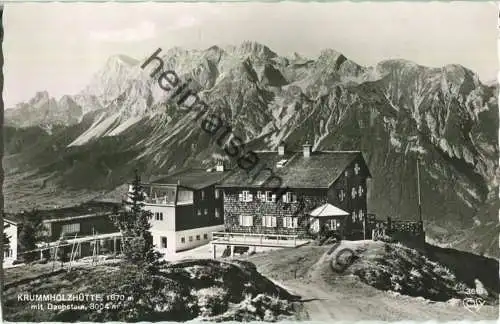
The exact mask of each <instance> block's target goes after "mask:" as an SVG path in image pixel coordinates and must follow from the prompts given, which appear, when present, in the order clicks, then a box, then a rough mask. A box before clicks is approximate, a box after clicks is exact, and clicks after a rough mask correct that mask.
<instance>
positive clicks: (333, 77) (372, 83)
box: [6, 42, 498, 252]
mask: <svg viewBox="0 0 500 324" xmlns="http://www.w3.org/2000/svg"><path fill="white" fill-rule="evenodd" d="M152 52H153V51H152ZM160 56H161V57H162V59H163V61H164V67H165V69H171V70H174V71H175V72H176V73H177V74H178V76H179V77H180V78H181V79H182V80H186V79H187V78H191V79H193V83H195V84H197V85H198V86H199V88H200V91H199V92H198V95H199V97H200V98H201V99H202V100H204V101H205V102H206V103H207V106H208V112H209V113H214V114H217V115H218V116H220V117H221V118H222V119H223V120H224V121H225V123H226V124H228V125H231V127H232V130H233V133H234V134H235V135H236V136H238V137H240V138H241V139H242V140H243V141H244V142H247V143H248V146H247V148H248V149H276V147H277V145H278V143H280V141H286V142H287V144H288V145H289V146H290V147H292V148H294V147H296V148H299V147H300V145H301V144H303V142H305V141H306V140H308V141H309V142H310V143H312V144H313V148H314V149H329V150H353V149H355V150H361V151H363V154H364V156H365V159H366V160H367V161H368V163H369V167H370V171H371V173H372V175H373V179H372V183H373V185H372V187H371V190H370V201H369V210H370V212H374V213H376V214H378V216H379V217H387V216H392V217H394V218H402V219H416V217H417V203H416V194H417V193H416V190H417V189H416V179H415V169H416V163H417V158H418V159H420V160H421V162H420V163H421V171H422V193H423V215H424V219H425V223H426V231H427V233H428V234H429V235H430V236H431V237H432V238H434V239H436V240H437V241H443V242H450V241H453V242H454V244H457V245H459V246H461V247H462V248H463V249H472V250H474V251H476V252H485V251H483V250H484V249H486V250H488V249H491V246H494V244H493V245H491V242H492V241H491V240H490V239H489V238H491V233H490V234H489V235H486V237H489V238H488V239H484V240H483V239H481V240H479V242H476V241H478V240H475V242H474V246H472V242H471V243H470V244H469V243H467V242H464V241H463V240H464V238H465V237H467V238H470V237H475V236H476V235H477V233H478V232H475V231H479V232H481V233H483V232H486V230H485V226H486V227H487V225H486V224H489V223H491V222H496V214H495V212H494V210H495V208H494V207H492V206H493V205H494V204H495V199H494V198H491V197H494V196H495V192H496V187H497V186H498V181H497V176H496V172H495V171H496V169H497V167H498V159H497V157H498V141H497V129H498V116H497V112H496V109H497V108H496V107H497V104H498V103H497V92H498V91H497V88H498V85H497V84H496V83H495V84H488V85H486V84H483V83H481V81H480V80H479V79H478V77H477V75H476V74H474V73H473V72H472V71H470V70H468V69H466V68H464V67H462V66H459V65H448V66H445V67H442V68H428V67H424V66H420V65H418V64H415V63H413V62H409V61H405V60H387V61H383V62H381V63H379V64H377V65H376V66H373V67H363V66H360V65H358V64H356V63H355V62H353V61H351V60H350V59H349V58H347V57H346V56H344V55H343V54H341V53H339V52H337V51H335V50H331V49H328V50H324V51H323V52H321V53H320V55H319V56H318V57H317V58H306V57H303V56H301V55H300V54H295V55H293V57H282V56H279V55H278V54H277V53H275V52H273V51H272V50H271V49H270V48H268V47H267V46H265V45H262V44H258V43H255V42H245V43H243V44H241V45H239V46H232V47H231V46H229V47H219V46H212V47H210V48H208V49H206V50H196V51H188V50H184V49H182V48H171V49H168V50H164V51H163V52H161V53H160ZM141 64H142V62H141V61H137V60H134V59H131V58H128V57H125V56H114V57H111V58H110V59H109V60H108V61H107V62H106V63H105V65H104V67H103V68H102V69H101V70H100V71H98V72H97V73H96V75H95V77H94V78H93V79H92V80H91V82H90V83H89V85H88V86H87V87H86V88H85V89H83V90H82V92H81V93H79V94H78V95H76V96H73V97H71V96H65V97H64V98H62V99H61V100H59V101H56V100H55V99H51V98H50V97H49V95H48V94H47V93H46V92H41V93H38V94H36V96H35V97H34V98H33V99H32V100H30V101H29V102H27V103H23V104H20V105H18V108H16V109H12V110H7V111H6V122H7V124H8V125H12V126H16V127H28V126H33V127H41V126H42V129H45V130H46V129H47V128H48V126H50V125H51V124H62V125H63V126H65V127H63V128H62V129H59V128H58V131H57V134H52V135H50V136H47V138H45V137H43V138H44V139H43V143H45V144H44V145H42V144H40V143H39V144H38V145H37V147H35V148H30V147H29V145H26V148H25V149H24V153H23V152H21V155H19V156H17V157H16V159H19V160H16V161H17V162H16V163H17V164H16V165H22V166H23V168H25V169H26V170H33V169H36V170H38V172H40V175H47V174H51V177H52V178H53V180H54V181H55V182H56V183H60V184H64V185H65V186H69V187H82V188H85V189H95V188H99V189H106V190H108V189H112V188H113V187H116V186H118V185H120V184H122V183H124V182H125V181H126V175H128V174H129V173H128V172H129V171H130V170H132V169H133V167H134V166H140V167H141V169H142V170H143V171H144V173H146V175H151V174H154V173H157V172H160V173H161V172H163V173H164V172H167V171H168V170H172V169H174V168H176V167H180V166H182V165H185V164H187V163H192V162H194V161H204V162H207V163H208V161H210V160H211V158H212V156H213V154H224V152H223V151H222V150H221V148H220V147H219V146H218V145H217V144H215V142H214V140H213V139H212V138H211V137H210V136H209V135H208V134H207V133H205V132H204V131H203V130H202V129H201V128H200V125H199V123H197V122H194V121H193V118H192V117H193V116H191V115H189V114H188V115H186V113H185V112H184V111H183V110H181V109H179V106H178V105H177V104H175V103H173V102H169V101H168V98H169V94H168V93H166V92H165V91H164V90H162V89H160V88H159V86H158V84H157V80H155V79H152V78H151V77H150V75H149V74H150V73H151V69H152V68H154V67H156V63H155V64H154V65H152V66H151V67H148V68H146V70H142V69H141V67H140V65H141ZM21 133H22V132H20V131H18V132H12V136H14V137H15V136H21ZM22 136H26V135H25V134H24V133H23V134H22ZM23 138H24V137H23ZM14 140H15V138H14V139H11V142H12V141H14ZM14 142H15V141H14ZM54 145H55V146H56V147H57V149H58V151H57V154H55V152H53V151H51V150H52V147H54ZM16 148H17V149H19V147H18V146H16ZM28 151H29V154H28ZM61 152H63V153H61ZM69 152H72V153H71V154H72V155H71V156H72V157H71V161H70V159H64V155H65V154H70V153H69ZM75 152H87V153H86V154H75ZM51 153H53V154H51ZM61 154H62V157H61ZM73 159H75V161H73ZM56 161H58V162H56ZM96 161H98V162H96ZM21 162H22V163H21ZM41 166H43V167H41ZM110 170H111V172H110ZM82 172H83V173H85V174H88V175H89V176H87V177H86V178H85V179H81V177H80V176H78V174H81V173H82ZM63 174H64V176H63ZM92 175H94V176H92ZM103 178H105V179H106V181H104V180H103ZM451 224H452V225H451ZM452 232H453V233H459V234H457V235H455V236H454V237H453V238H451V237H450V236H449V234H451V233H452ZM446 233H448V234H446ZM474 233H476V234H474ZM485 246H489V247H485Z"/></svg>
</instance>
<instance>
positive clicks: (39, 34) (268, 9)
mask: <svg viewBox="0 0 500 324" xmlns="http://www.w3.org/2000/svg"><path fill="white" fill-rule="evenodd" d="M497 14H498V6H497V5H496V4H495V3H493V2H491V3H487V2H486V3H468V2H455V3H404V2H398V3H378V4H375V3H349V2H340V3H331V4H325V3H294V2H281V3H268V4H266V3H233V4H231V3H211V4H206V3H193V4H186V3H178V4H177V3H156V4H155V3H130V4H119V3H118V4H117V3H94V4H82V3H72V4H61V3H42V4H34V3H24V4H11V3H8V4H6V5H5V11H4V22H3V24H4V28H5V36H4V44H3V49H4V56H5V66H4V75H5V85H4V100H5V103H6V107H10V106H13V105H14V104H16V103H18V102H20V101H25V100H28V99H30V98H31V97H32V96H33V95H34V94H35V92H37V91H43V90H47V91H48V92H49V94H50V95H51V96H55V97H56V98H59V97H60V96H61V95H63V94H74V93H77V92H78V91H80V90H81V89H82V88H83V87H84V86H85V85H86V84H87V83H88V82H89V80H90V78H91V76H92V74H93V73H95V72H96V71H97V70H98V69H99V68H101V67H102V66H103V64H104V63H105V61H106V59H107V58H108V57H109V56H111V55H113V54H125V55H128V56H131V57H135V58H137V59H143V58H144V57H146V56H147V55H149V54H151V53H152V52H154V51H155V50H156V49H157V48H158V47H161V48H163V49H164V50H166V49H167V48H169V47H173V46H181V47H186V48H208V47H210V46H212V45H214V44H220V45H227V44H240V43H241V42H242V41H245V40H255V41H258V42H261V43H263V44H266V45H268V46H269V47H270V48H271V49H272V50H274V51H276V52H277V53H278V54H281V55H287V54H291V53H293V52H298V53H301V54H304V55H307V56H311V57H314V56H316V55H317V54H318V53H319V52H320V50H321V49H324V48H333V49H335V50H337V51H339V52H342V53H344V55H346V56H347V57H348V58H350V59H352V60H354V61H355V62H357V63H359V64H362V65H374V64H376V63H377V62H379V61H381V60H385V59H390V58H405V59H408V60H412V61H415V62H416V63H419V64H422V65H427V66H433V67H440V66H443V65H446V64H451V63H456V64H462V65H464V66H466V67H468V68H470V69H472V70H474V71H475V72H477V73H478V74H479V76H480V78H481V79H482V80H483V81H490V80H492V79H495V78H496V75H497V71H498V55H497V39H498V33H497V29H496V25H497V21H498V20H497Z"/></svg>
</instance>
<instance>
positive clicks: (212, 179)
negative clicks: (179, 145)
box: [150, 168, 228, 190]
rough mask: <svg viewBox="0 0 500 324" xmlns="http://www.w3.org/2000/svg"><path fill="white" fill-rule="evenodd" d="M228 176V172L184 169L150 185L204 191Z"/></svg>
mask: <svg viewBox="0 0 500 324" xmlns="http://www.w3.org/2000/svg"><path fill="white" fill-rule="evenodd" d="M227 175H228V172H227V171H222V172H218V171H211V172H208V171H207V170H205V169H193V168H190V169H183V170H181V171H179V172H176V173H173V174H171V175H168V176H166V177H163V178H160V179H157V180H154V181H151V183H150V184H168V185H180V186H182V187H187V188H191V189H195V190H198V189H202V188H205V187H209V186H212V185H214V184H218V183H220V182H221V180H222V179H223V178H224V177H226V176H227Z"/></svg>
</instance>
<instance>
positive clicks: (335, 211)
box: [309, 203, 349, 217]
mask: <svg viewBox="0 0 500 324" xmlns="http://www.w3.org/2000/svg"><path fill="white" fill-rule="evenodd" d="M309 215H311V216H313V217H334V216H347V215H349V213H348V212H346V211H345V210H342V209H340V208H337V207H335V206H334V205H332V204H328V203H326V204H323V205H321V206H319V207H318V208H316V209H314V210H313V211H311V212H310V213H309Z"/></svg>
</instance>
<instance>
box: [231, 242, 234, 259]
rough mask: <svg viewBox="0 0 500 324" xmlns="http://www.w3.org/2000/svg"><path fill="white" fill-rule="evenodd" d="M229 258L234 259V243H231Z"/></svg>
mask: <svg viewBox="0 0 500 324" xmlns="http://www.w3.org/2000/svg"><path fill="white" fill-rule="evenodd" d="M231 259H234V245H231Z"/></svg>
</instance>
